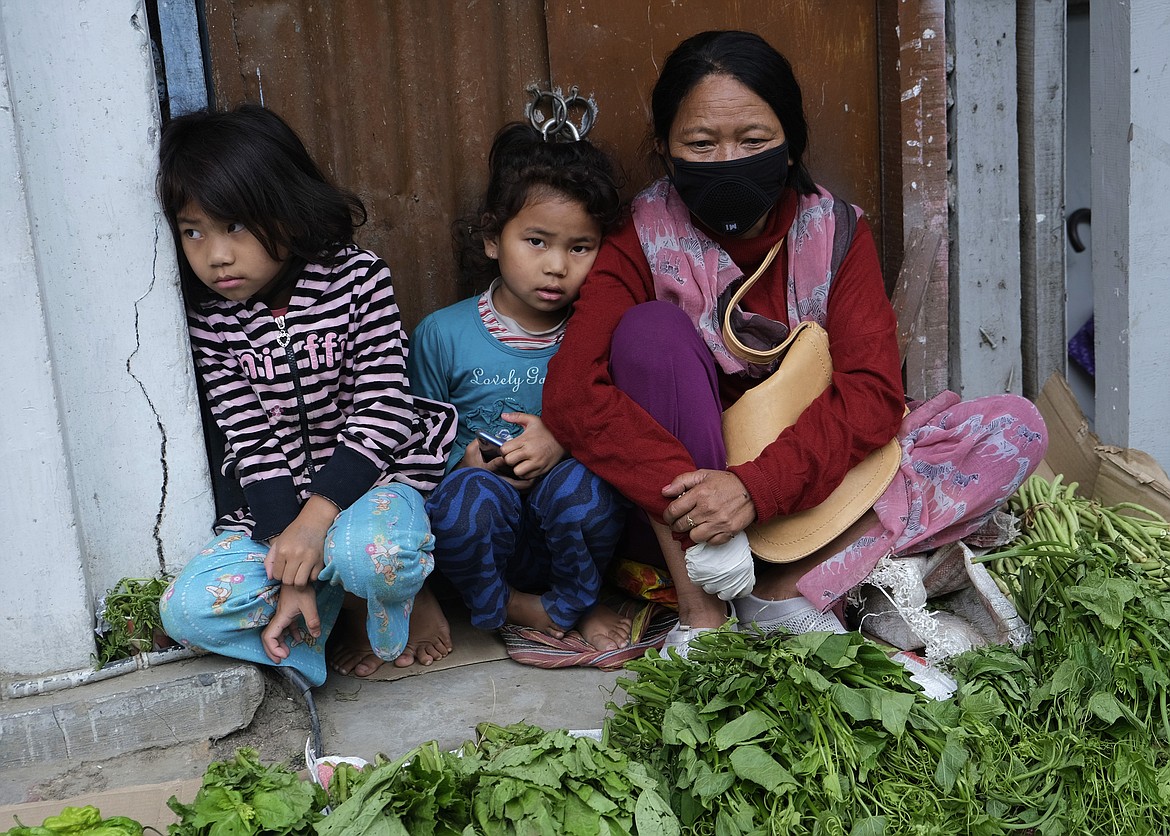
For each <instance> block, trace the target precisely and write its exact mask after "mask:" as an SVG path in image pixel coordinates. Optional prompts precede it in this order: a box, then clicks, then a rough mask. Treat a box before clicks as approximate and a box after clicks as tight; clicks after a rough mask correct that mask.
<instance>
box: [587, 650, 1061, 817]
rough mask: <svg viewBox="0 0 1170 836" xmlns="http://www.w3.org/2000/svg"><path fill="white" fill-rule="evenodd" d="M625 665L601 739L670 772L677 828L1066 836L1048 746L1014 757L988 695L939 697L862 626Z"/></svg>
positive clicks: (997, 708) (999, 709) (1000, 710)
mask: <svg viewBox="0 0 1170 836" xmlns="http://www.w3.org/2000/svg"><path fill="white" fill-rule="evenodd" d="M626 669H627V670H629V671H631V672H633V673H636V674H637V679H636V680H631V679H627V678H622V679H619V680H618V684H619V686H620V687H621V688H622V689H624V690H625V691H626V692H627V695H628V699H627V700H626V702H625V703H624V704H623V705H621V706H618V705H615V704H612V703H611V704H610V706H609V708H610V710H611V711H612V712H613V713H612V716H611V718H610V719H609V720H608V721H607V723H606V727H605V735H606V740H607V742H609V743H611V744H612V745H615V746H618V747H619V748H622V749H625V750H626V751H627V752H629V753H630V755H631V757H637V758H640V759H642V760H644V761H645V762H646V763H647V764H648V765H649V766H651V767H652V768H655V769H658V770H660V771H661V773H662V774H663V777H664V779H665V781H666V784H667V785H668V786H669V787H671V788H672V791H671V798H670V802H671V807H672V808H673V809H674V810H675V811H676V812H677V813H678V815H679V818H680V820H681V823H682V826H683V832H684V833H688V834H708V833H715V834H720V836H724V834H726V835H727V836H732V835H733V834H752V836H755V834H779V833H783V834H791V835H792V836H799V834H818V835H819V834H851V836H878V834H889V835H890V836H894V834H898V835H899V836H901V834H917V835H918V836H925V834H938V836H943V834H954V833H967V834H980V836H989V835H990V834H1006V833H1018V832H1020V831H1026V830H1033V831H1034V832H1035V833H1057V832H1061V831H1059V830H1046V829H1045V824H1046V823H1047V822H1053V821H1054V820H1055V819H1056V816H1057V814H1058V812H1059V811H1060V810H1061V809H1062V807H1061V806H1060V802H1061V801H1062V798H1061V797H1060V796H1059V795H1056V796H1054V795H1053V794H1052V793H1051V792H1050V790H1051V786H1049V787H1048V788H1047V790H1046V789H1045V783H1046V782H1047V774H1046V771H1045V765H1046V764H1047V763H1048V761H1047V757H1048V755H1049V754H1050V753H1049V752H1048V751H1047V750H1045V749H1044V748H1043V747H1042V746H1041V747H1038V748H1036V749H1035V750H1034V751H1027V752H1023V753H1016V752H1012V751H1010V749H1011V746H1010V741H1009V740H1008V739H1006V738H1005V737H1004V735H1003V733H1002V731H1001V729H1000V726H1001V723H1000V721H999V719H998V717H999V715H1000V714H1001V713H1003V711H1004V710H1005V709H1004V707H1003V705H1002V704H1001V703H998V702H997V701H996V699H995V698H994V695H991V694H988V695H983V696H977V697H973V698H972V699H971V701H970V703H969V704H963V703H960V702H957V701H955V700H947V701H935V700H931V699H930V698H928V697H926V696H925V695H924V694H923V693H922V692H921V690H920V689H919V688H918V686H917V685H915V684H914V683H913V682H911V681H910V679H909V676H908V674H907V673H906V671H905V669H904V668H902V666H901V665H899V664H898V663H896V662H893V661H891V660H890V659H889V658H887V656H886V655H885V653H884V652H883V651H882V649H881V648H879V647H878V646H877V645H875V644H873V643H871V642H869V641H867V640H866V639H864V638H862V637H861V636H860V635H859V634H857V633H849V634H845V635H835V634H827V633H809V634H805V635H800V636H793V637H783V636H771V637H767V638H758V637H755V636H753V635H751V634H748V633H737V632H731V631H725V630H720V631H715V632H711V633H705V634H703V635H701V636H700V637H699V638H698V639H696V640H695V642H694V643H693V644H692V646H691V650H690V653H689V656H688V659H687V660H682V659H677V658H673V657H672V658H670V659H665V658H654V657H653V655H648V657H647V658H646V659H642V660H637V661H634V662H630V663H628V664H627V665H626Z"/></svg>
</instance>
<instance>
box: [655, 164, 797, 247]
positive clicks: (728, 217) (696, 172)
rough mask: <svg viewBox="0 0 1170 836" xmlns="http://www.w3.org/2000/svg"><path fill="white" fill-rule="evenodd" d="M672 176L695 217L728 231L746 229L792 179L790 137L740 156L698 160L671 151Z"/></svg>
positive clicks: (721, 230)
mask: <svg viewBox="0 0 1170 836" xmlns="http://www.w3.org/2000/svg"><path fill="white" fill-rule="evenodd" d="M670 160H671V162H672V163H673V164H674V171H673V173H671V175H670V181H671V182H672V183H673V184H674V187H675V189H677V190H678V194H679V197H681V198H682V199H683V203H685V204H686V205H687V208H688V209H690V210H691V212H692V213H693V214H694V216H695V217H696V218H698V219H699V220H700V221H702V222H703V223H704V224H706V225H707V226H708V227H710V228H711V229H713V230H715V231H716V232H720V233H723V234H725V235H743V234H744V233H745V232H747V231H748V230H749V229H751V228H752V227H753V226H754V225H755V223H756V221H758V220H759V219H760V218H762V217H763V216H764V213H765V212H767V211H768V210H769V209H771V208H772V207H773V206H774V205H775V204H776V201H777V200H778V199H779V198H780V192H781V190H783V188H784V183H785V182H787V180H788V143H787V142H782V143H780V144H779V145H777V146H776V147H775V148H769V149H768V150H767V151H761V152H760V153H758V154H752V155H751V156H750V157H742V158H740V159H738V160H725V161H722V162H714V163H707V162H703V163H696V162H688V161H687V160H680V159H679V158H678V157H671V158H670Z"/></svg>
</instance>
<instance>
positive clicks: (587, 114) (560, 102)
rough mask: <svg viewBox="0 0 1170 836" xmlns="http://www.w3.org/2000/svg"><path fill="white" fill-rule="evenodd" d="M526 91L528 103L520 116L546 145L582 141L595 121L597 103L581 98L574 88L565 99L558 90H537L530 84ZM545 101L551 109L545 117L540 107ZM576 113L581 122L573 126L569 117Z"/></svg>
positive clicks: (574, 86)
mask: <svg viewBox="0 0 1170 836" xmlns="http://www.w3.org/2000/svg"><path fill="white" fill-rule="evenodd" d="M526 89H527V90H528V92H529V93H530V94H531V95H532V101H531V102H529V103H528V104H527V105H526V106H525V108H524V115H525V116H527V117H528V121H529V123H530V124H531V125H532V127H534V128H536V130H538V131H540V135H541V136H542V137H544V139H545V141H546V142H577V141H579V140H582V139H584V138H585V136H586V134H588V133H589V131H590V130H592V128H593V125H594V123H596V122H597V102H596V101H595V100H594V99H593V97H592V96H590V97H589V98H588V99H586V98H585V97H583V96H582V95H581V94H580V93H579V92H578V91H577V86H576V85H573V86H572V87H571V88H569V94H568V95H567V96H566V95H565V94H563V93H562V92H561V90H560V88H559V87H558V88H557V89H555V90H541V89H540V88H539V87H537V86H536V85H535V84H530V85H528V87H527V88H526ZM546 101H547V102H548V103H549V104H550V105H551V107H552V113H551V114H549V115H548V116H546V115H545V114H544V111H543V110H542V109H541V107H540V105H541V103H542V102H546ZM578 111H579V112H580V114H581V119H580V122H578V123H574V122H573V118H572V117H573V114H574V113H575V112H578Z"/></svg>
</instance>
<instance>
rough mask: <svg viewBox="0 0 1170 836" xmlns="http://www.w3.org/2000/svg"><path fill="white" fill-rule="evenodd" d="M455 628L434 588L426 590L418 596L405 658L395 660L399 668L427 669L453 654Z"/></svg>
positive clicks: (415, 598)
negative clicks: (452, 640)
mask: <svg viewBox="0 0 1170 836" xmlns="http://www.w3.org/2000/svg"><path fill="white" fill-rule="evenodd" d="M452 649H453V646H452V644H451V625H450V624H449V623H448V622H447V616H445V615H443V607H442V605H440V604H439V599H438V598H436V597H435V593H433V592H431V588H430V587H429V586H427V585H426V584H423V588H422V589H420V590H419V591H418V595H415V596H414V609H413V610H411V613H410V635H409V637H408V638H407V639H406V648H405V649H404V650H403V651H402V655H401V656H399V657H398V658H397V659H395V660H394V666H395V667H396V668H408V667H410V666H411V665H413V664H414V663H415V662H419V663H420V664H422V665H424V666H426V665H430V664H433V663H435V662H437V661H439V660H440V659H442V658H443V657H444V656H446V655H447V654H448V653H450V652H451V650H452Z"/></svg>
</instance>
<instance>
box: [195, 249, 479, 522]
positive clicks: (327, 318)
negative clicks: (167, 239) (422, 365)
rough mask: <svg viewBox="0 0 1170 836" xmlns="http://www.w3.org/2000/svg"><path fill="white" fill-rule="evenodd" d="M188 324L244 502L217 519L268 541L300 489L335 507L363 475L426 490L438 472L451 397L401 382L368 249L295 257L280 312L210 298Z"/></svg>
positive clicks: (402, 354) (452, 419) (384, 274)
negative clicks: (419, 392) (441, 398)
mask: <svg viewBox="0 0 1170 836" xmlns="http://www.w3.org/2000/svg"><path fill="white" fill-rule="evenodd" d="M188 326H189V329H190V334H191V347H192V351H193V353H194V356H195V367H196V371H197V373H198V375H199V378H200V382H201V384H202V386H203V389H204V393H205V395H206V397H207V400H208V403H209V405H210V408H211V413H212V415H213V416H214V418H215V422H216V424H217V425H218V426H219V428H220V430H221V431H222V432H223V434H224V436H225V438H226V454H225V458H224V462H223V473H224V475H225V476H228V477H230V478H233V479H235V480H236V481H238V482H239V484H240V487H241V488H242V489H243V493H244V498H245V501H246V506H245V507H243V508H239V509H237V510H235V511H233V512H231V513H229V514H226V515H224V516H223V517H221V518H220V519H219V520H218V521H217V522H216V526H215V527H216V530H217V531H223V530H236V531H243V532H245V533H248V534H249V535H250V536H251V537H252V538H253V539H255V540H266V539H268V538H270V537H273V536H275V535H277V534H279V533H280V532H281V531H283V530H284V528H285V527H286V526H287V525H288V524H289V523H291V522H292V521H293V519H295V518H296V515H297V514H298V513H299V511H300V508H301V505H302V504H303V503H304V502H305V500H306V499H307V498H308V497H309V495H310V494H317V495H319V496H322V497H324V498H326V499H328V500H330V501H331V502H333V503H334V504H335V505H337V507H338V508H340V509H345V508H348V507H349V506H350V505H351V504H353V502H354V501H356V500H357V499H358V498H359V497H360V496H362V494H364V493H365V492H366V491H368V490H369V489H370V488H372V487H374V486H375V485H383V484H386V483H388V482H391V481H398V482H402V483H404V484H407V485H410V486H412V487H414V488H417V489H418V490H420V491H424V492H425V491H429V490H431V489H432V488H434V487H435V485H436V484H438V482H439V480H440V479H441V478H442V476H443V473H444V465H445V464H446V459H447V453H448V451H449V448H450V445H451V441H452V439H453V438H454V435H455V426H456V413H455V408H454V407H453V406H451V405H450V404H445V403H439V402H437V401H431V400H427V399H425V398H417V397H414V396H412V395H411V393H410V381H409V379H408V377H407V372H406V356H407V352H408V350H409V349H408V346H407V340H406V333H405V332H404V331H403V329H402V323H401V319H400V316H399V311H398V306H397V304H396V303H395V301H394V289H393V287H392V286H391V282H390V269H389V268H388V267H387V266H386V263H385V262H383V261H382V260H381V259H380V258H378V257H377V256H376V255H374V254H373V253H370V252H367V251H365V250H361V249H358V248H357V247H354V246H349V247H345V248H343V249H341V250H339V251H337V252H336V253H335V254H334V255H333V256H331V257H327V258H324V259H321V260H320V261H319V262H313V263H310V264H308V265H306V266H305V268H304V269H303V271H302V272H301V274H300V276H299V277H298V278H297V280H296V284H295V289H294V290H293V295H292V299H291V300H290V302H289V305H288V309H287V310H286V311H285V313H284V315H283V316H274V314H273V312H272V311H271V310H270V309H269V307H268V306H267V305H266V304H265V303H264V302H261V301H257V300H254V299H250V300H247V301H243V302H232V301H229V300H226V299H215V300H213V301H209V302H201V303H198V304H196V305H195V306H194V307H193V308H192V309H190V310H189V312H188ZM290 357H291V358H294V359H295V369H296V371H295V374H294V373H293V372H292V366H291V365H290V362H289V358H290Z"/></svg>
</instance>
